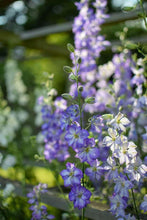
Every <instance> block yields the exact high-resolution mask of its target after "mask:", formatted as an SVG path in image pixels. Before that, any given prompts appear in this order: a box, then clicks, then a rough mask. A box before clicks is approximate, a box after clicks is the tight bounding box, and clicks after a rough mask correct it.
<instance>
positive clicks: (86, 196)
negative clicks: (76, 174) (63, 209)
mask: <svg viewBox="0 0 147 220" xmlns="http://www.w3.org/2000/svg"><path fill="white" fill-rule="evenodd" d="M90 197H91V192H90V191H89V190H88V189H86V188H85V187H83V186H74V187H73V188H72V189H71V192H70V193H69V199H70V201H73V203H74V207H75V208H78V209H82V208H84V207H85V206H86V205H87V204H88V203H90Z"/></svg>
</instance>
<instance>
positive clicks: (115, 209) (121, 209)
mask: <svg viewBox="0 0 147 220" xmlns="http://www.w3.org/2000/svg"><path fill="white" fill-rule="evenodd" d="M126 207H127V202H126V200H125V199H123V198H122V197H121V196H119V195H114V196H112V197H110V211H111V212H112V214H114V215H116V217H125V208H126Z"/></svg>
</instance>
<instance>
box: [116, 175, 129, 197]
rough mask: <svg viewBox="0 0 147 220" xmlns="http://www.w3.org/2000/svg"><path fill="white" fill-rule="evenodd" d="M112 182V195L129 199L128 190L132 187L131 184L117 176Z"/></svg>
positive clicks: (122, 177)
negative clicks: (113, 183) (113, 185)
mask: <svg viewBox="0 0 147 220" xmlns="http://www.w3.org/2000/svg"><path fill="white" fill-rule="evenodd" d="M114 182H115V187H114V193H115V194H118V195H120V196H121V197H126V198H129V191H128V190H129V189H131V188H132V187H133V184H132V182H131V181H129V180H127V179H126V178H125V177H124V176H118V178H116V179H115V180H114Z"/></svg>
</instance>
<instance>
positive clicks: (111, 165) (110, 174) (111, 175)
mask: <svg viewBox="0 0 147 220" xmlns="http://www.w3.org/2000/svg"><path fill="white" fill-rule="evenodd" d="M103 169H104V171H106V179H108V180H111V179H115V178H117V177H118V176H119V173H118V166H117V164H116V162H115V159H114V158H113V157H108V159H107V164H106V165H104V166H103Z"/></svg>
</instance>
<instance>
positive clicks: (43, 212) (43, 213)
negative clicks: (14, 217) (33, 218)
mask: <svg viewBox="0 0 147 220" xmlns="http://www.w3.org/2000/svg"><path fill="white" fill-rule="evenodd" d="M40 209H41V216H42V219H43V220H44V219H54V218H55V216H54V215H49V214H48V212H47V207H46V206H45V205H42V206H41V207H40Z"/></svg>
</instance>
